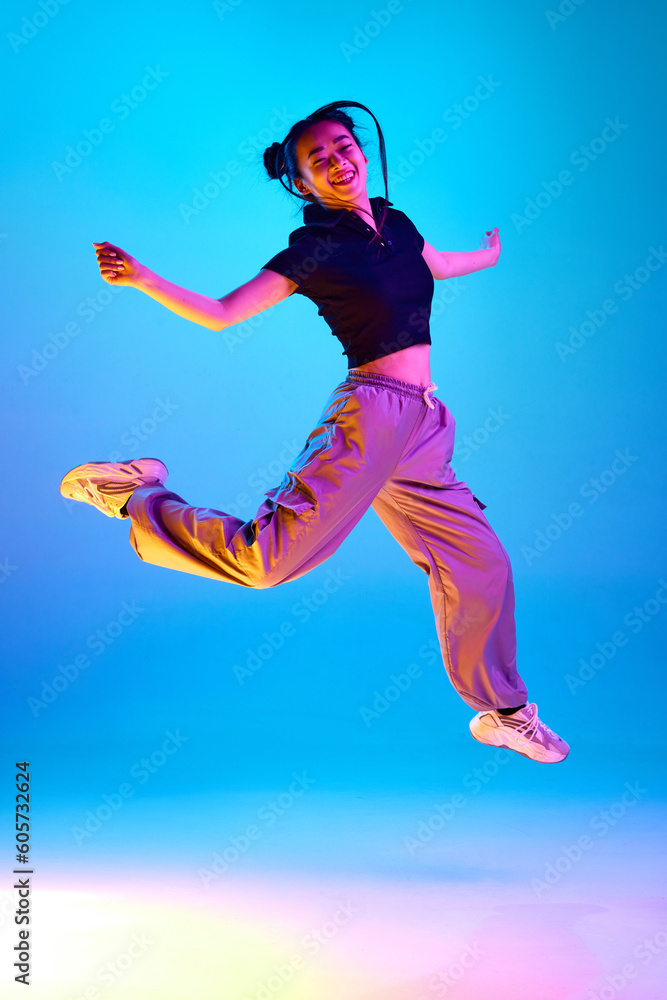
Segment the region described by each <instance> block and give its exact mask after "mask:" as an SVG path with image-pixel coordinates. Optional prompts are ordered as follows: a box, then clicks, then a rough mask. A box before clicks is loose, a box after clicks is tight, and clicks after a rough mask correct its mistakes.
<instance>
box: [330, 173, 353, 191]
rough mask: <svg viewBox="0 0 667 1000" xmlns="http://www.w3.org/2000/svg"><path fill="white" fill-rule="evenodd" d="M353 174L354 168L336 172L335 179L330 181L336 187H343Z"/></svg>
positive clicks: (351, 179) (351, 178)
mask: <svg viewBox="0 0 667 1000" xmlns="http://www.w3.org/2000/svg"><path fill="white" fill-rule="evenodd" d="M355 176H356V173H355V171H354V170H346V171H345V172H344V173H342V174H338V176H337V177H336V178H335V180H333V181H332V182H331V183H332V184H335V185H336V187H345V185H346V184H349V183H350V182H351V181H353V180H354V178H355Z"/></svg>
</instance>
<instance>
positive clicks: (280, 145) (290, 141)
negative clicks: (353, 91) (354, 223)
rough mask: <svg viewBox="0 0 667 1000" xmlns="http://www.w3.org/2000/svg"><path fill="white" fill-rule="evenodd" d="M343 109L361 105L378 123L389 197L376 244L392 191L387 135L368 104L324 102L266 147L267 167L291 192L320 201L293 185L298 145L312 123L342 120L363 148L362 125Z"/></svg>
mask: <svg viewBox="0 0 667 1000" xmlns="http://www.w3.org/2000/svg"><path fill="white" fill-rule="evenodd" d="M343 108H361V110H362V111H367V112H368V114H369V115H370V116H371V118H372V119H373V121H374V122H375V126H376V128H377V133H378V145H379V151H380V165H381V167H382V177H383V179H384V194H385V199H384V207H383V210H382V217H381V219H380V222H379V224H378V232H377V233H376V234H375V236H374V237H373V239H372V240H371V243H373V242H374V241H375V240H376V239H379V238H380V237H381V234H382V227H383V226H384V223H385V219H386V218H387V210H388V204H387V203H388V201H389V190H388V185H387V154H386V152H385V145H384V136H383V134H382V129H381V128H380V123H379V122H378V120H377V118H376V117H375V115H374V114H373V112H372V111H371V110H370V109H369V108H367V107H366V106H365V105H364V104H358V103H357V102H356V101H333V102H332V103H331V104H324V105H323V106H322V107H321V108H318V109H317V110H316V111H313V113H312V114H310V115H308V116H307V117H306V118H301V119H300V120H299V121H298V122H295V123H294V125H292V127H291V129H290V130H289V132H288V133H287V135H286V136H285V138H284V139H283V141H282V142H274V143H272V144H271V145H270V146H268V147H267V149H265V150H264V166H265V168H266V172H267V174H268V175H269V177H270V178H271V180H279V181H280V183H281V184H282V186H283V187H284V188H285V189H286V190H287V191H289V193H290V194H292V195H294V196H295V197H296V198H300V199H301V200H302V201H308V202H311V203H312V202H316V201H317V198H316V197H315V195H313V194H307V195H304V194H300V192H298V191H296V190H295V189H294V187H293V186H292V182H293V180H294V178H295V177H299V176H300V175H299V169H298V164H297V159H296V144H297V142H298V140H299V137H300V136H301V134H302V133H303V132H305V131H306V130H307V129H309V128H310V127H311V126H312V125H315V124H317V123H318V122H325V121H335V122H340V123H341V125H344V126H345V128H346V129H347V130H348V132H349V133H350V135H351V136H352V138H353V139H354V141H355V142H356V144H357V145H358V146H359V148H360V149H362V148H363V147H362V144H361V142H360V141H359V137H358V136H357V134H356V129H357V128H359V127H360V126H358V125H356V124H355V122H354V121H353V119H352V118H350V116H349V115H348V114H346V112H345V111H343ZM361 127H363V126H361ZM283 176H285V177H287V180H288V181H289V183H288V184H286V183H285V181H284V180H283Z"/></svg>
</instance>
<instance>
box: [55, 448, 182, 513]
mask: <svg viewBox="0 0 667 1000" xmlns="http://www.w3.org/2000/svg"><path fill="white" fill-rule="evenodd" d="M100 465H111V466H114V465H129V466H132V467H133V468H136V469H137V472H138V475H140V476H142V477H147V478H151V479H155V480H157V481H158V482H161V483H164V482H165V481H166V479H167V476H168V475H169V472H168V471H167V467H166V465H165V464H164V463H163V462H161V461H160V460H159V458H138V459H136V460H132V461H129V462H87V463H86V464H85V465H77V466H76V467H75V468H74V469H70V470H69V472H67V473H65V475H64V476H63V478H62V479H61V481H60V492H61V494H62V495H63V496H64V497H67V498H68V499H69V500H72V499H74V496H73V494H74V491H75V490H76V487H77V486H78V485H79V483H81V482H86V481H87V480H88V479H90V478H91V475H94V474H96V473H97V467H98V466H100ZM111 516H112V517H113V515H111Z"/></svg>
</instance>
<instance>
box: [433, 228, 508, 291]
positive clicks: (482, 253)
mask: <svg viewBox="0 0 667 1000" xmlns="http://www.w3.org/2000/svg"><path fill="white" fill-rule="evenodd" d="M499 256H500V237H499V236H498V227H497V226H496V227H495V229H492V230H489V231H488V232H487V233H485V235H484V236H483V237H482V242H481V243H480V245H479V250H470V251H465V252H463V253H458V252H456V251H449V250H436V249H435V247H432V246H431V244H430V243H424V249H423V250H422V257H423V258H424V260H425V261H426V263H427V264H428V267H429V270H430V272H431V274H432V275H433V277H434V278H435V279H436V280H438V279H444V278H460V277H461V275H463V274H472V272H473V271H481V270H482V269H483V268H485V267H495V265H496V264H497V263H498V257H499Z"/></svg>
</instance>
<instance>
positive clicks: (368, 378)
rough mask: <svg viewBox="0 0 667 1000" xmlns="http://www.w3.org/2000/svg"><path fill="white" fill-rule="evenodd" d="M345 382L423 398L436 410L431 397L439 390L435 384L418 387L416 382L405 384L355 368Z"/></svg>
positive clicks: (396, 379) (350, 371) (351, 369)
mask: <svg viewBox="0 0 667 1000" xmlns="http://www.w3.org/2000/svg"><path fill="white" fill-rule="evenodd" d="M345 381H346V382H355V383H356V384H357V385H376V386H379V387H380V388H381V389H389V390H390V391H391V392H397V393H399V394H402V395H404V396H411V397H412V398H413V399H419V398H422V399H423V400H424V402H425V403H426V404H427V405H428V406H430V407H431V409H434V406H433V403H432V402H431V400H430V398H429V395H430V393H431V392H432V391H433V390H434V389H437V388H438V387H437V385H436V384H435V382H429V384H428V385H417V384H416V383H415V382H403V381H402V380H401V379H399V378H392V377H391V376H389V375H380V374H379V373H378V372H362V371H357V370H356V369H354V368H350V370H349V371H348V374H347V378H346V380H345Z"/></svg>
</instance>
